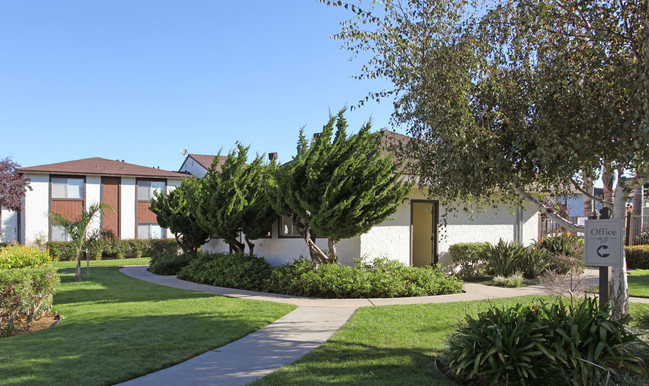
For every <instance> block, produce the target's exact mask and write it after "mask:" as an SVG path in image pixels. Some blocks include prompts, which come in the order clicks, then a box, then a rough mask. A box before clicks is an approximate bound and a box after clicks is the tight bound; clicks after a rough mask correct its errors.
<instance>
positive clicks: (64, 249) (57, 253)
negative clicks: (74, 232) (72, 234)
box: [45, 241, 77, 261]
mask: <svg viewBox="0 0 649 386" xmlns="http://www.w3.org/2000/svg"><path fill="white" fill-rule="evenodd" d="M45 245H46V246H47V249H48V250H49V251H50V256H52V259H53V260H57V261H67V260H75V259H76V258H77V253H76V251H75V249H74V246H73V245H72V243H71V242H69V241H48V242H47V243H46V244H45Z"/></svg>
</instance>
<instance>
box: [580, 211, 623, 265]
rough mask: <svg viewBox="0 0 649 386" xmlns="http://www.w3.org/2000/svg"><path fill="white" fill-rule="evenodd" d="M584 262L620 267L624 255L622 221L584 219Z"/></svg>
mask: <svg viewBox="0 0 649 386" xmlns="http://www.w3.org/2000/svg"><path fill="white" fill-rule="evenodd" d="M584 238H585V241H586V259H585V264H586V265H591V266H600V267H621V266H622V256H623V255H624V253H623V252H624V222H623V220H621V219H613V220H586V224H585V230H584Z"/></svg>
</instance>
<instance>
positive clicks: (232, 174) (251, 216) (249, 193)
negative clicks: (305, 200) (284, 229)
mask: <svg viewBox="0 0 649 386" xmlns="http://www.w3.org/2000/svg"><path fill="white" fill-rule="evenodd" d="M218 159H219V157H216V158H215V161H214V163H213V164H212V165H211V167H210V169H209V170H208V172H207V174H206V175H205V176H204V177H203V178H202V179H201V180H200V181H199V184H198V189H196V194H191V195H188V197H187V200H188V203H189V206H190V208H191V209H192V210H193V212H194V213H195V216H196V221H197V222H198V225H199V226H200V227H202V228H203V229H205V230H207V231H208V232H209V233H210V234H212V235H216V236H218V237H219V238H222V239H223V240H224V241H225V242H226V243H228V245H230V248H231V250H232V251H233V252H235V253H237V252H244V250H245V244H244V243H243V242H241V241H240V240H239V238H240V234H241V232H242V231H244V229H245V231H247V232H248V233H246V234H245V236H246V241H247V242H248V245H249V248H250V253H252V252H253V249H254V244H253V243H252V240H254V239H255V238H258V237H262V236H265V235H266V233H267V232H264V231H263V230H259V229H257V227H259V228H264V227H265V230H266V231H267V230H268V229H270V224H272V221H274V219H275V214H274V213H273V212H272V211H269V205H268V203H267V201H265V200H266V199H265V195H264V194H263V188H264V187H263V181H262V179H263V169H264V166H263V160H262V157H261V156H259V155H258V156H257V157H255V159H254V160H253V161H252V162H251V163H250V164H248V163H247V162H248V147H244V146H243V145H241V144H237V149H236V150H233V151H231V152H230V153H229V154H228V158H227V160H226V161H225V163H223V165H221V167H220V171H219V170H218V168H217V166H218V164H217V160H218ZM264 202H266V204H264ZM269 221H270V224H269ZM266 224H269V225H268V226H266ZM245 231H244V232H245Z"/></svg>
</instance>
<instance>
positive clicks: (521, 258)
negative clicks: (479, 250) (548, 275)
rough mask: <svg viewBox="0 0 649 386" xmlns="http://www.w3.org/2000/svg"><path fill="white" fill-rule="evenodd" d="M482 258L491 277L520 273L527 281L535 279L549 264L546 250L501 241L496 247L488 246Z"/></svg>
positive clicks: (549, 260)
mask: <svg viewBox="0 0 649 386" xmlns="http://www.w3.org/2000/svg"><path fill="white" fill-rule="evenodd" d="M483 258H484V260H485V262H486V267H487V272H488V273H490V274H492V275H495V276H505V277H509V276H511V275H513V274H514V273H516V272H522V273H523V276H525V278H527V279H536V278H537V277H539V275H541V274H542V273H543V272H544V271H545V269H546V268H547V267H548V266H549V265H550V263H551V259H550V254H549V253H548V251H547V250H543V249H536V248H531V247H525V246H523V245H521V244H514V243H506V242H504V241H503V240H500V241H499V242H498V243H497V244H496V245H492V244H489V245H488V246H487V248H485V250H484V255H483Z"/></svg>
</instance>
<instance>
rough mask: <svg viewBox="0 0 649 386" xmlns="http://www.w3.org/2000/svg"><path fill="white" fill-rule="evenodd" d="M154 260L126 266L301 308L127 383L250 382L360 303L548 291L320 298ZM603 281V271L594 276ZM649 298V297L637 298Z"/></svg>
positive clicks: (296, 354)
mask: <svg viewBox="0 0 649 386" xmlns="http://www.w3.org/2000/svg"><path fill="white" fill-rule="evenodd" d="M147 268H148V266H131V267H125V268H122V269H121V270H120V271H121V272H122V273H124V274H126V275H128V276H131V277H134V278H136V279H140V280H144V281H148V282H151V283H156V284H159V285H164V286H167V287H174V288H179V289H185V290H191V291H200V292H208V293H213V294H218V295H222V296H228V297H235V298H243V299H256V300H265V301H271V302H280V303H288V304H294V305H296V306H298V308H297V309H295V310H294V311H292V312H290V313H288V314H287V315H285V316H284V317H282V318H281V319H278V320H277V321H275V322H273V323H271V324H269V325H268V326H266V327H264V328H262V329H261V330H258V331H256V332H254V333H252V334H250V335H248V336H246V337H244V338H242V339H240V340H237V341H235V342H232V343H230V344H228V345H226V346H223V347H220V348H218V349H216V350H213V351H208V352H207V353H205V354H202V355H199V356H197V357H194V358H192V359H190V360H188V361H185V362H183V363H180V364H178V365H176V366H172V367H169V368H167V369H164V370H160V371H157V372H154V373H151V374H148V375H145V376H143V377H140V378H136V379H133V380H131V381H128V382H125V383H123V384H124V385H135V386H139V385H245V384H247V383H250V382H252V381H254V380H255V379H257V378H261V377H263V376H265V375H268V374H270V373H272V372H273V371H276V370H278V369H279V368H280V367H282V366H285V365H287V364H289V363H291V362H293V361H295V360H297V359H299V358H300V357H302V356H303V355H304V354H306V353H307V352H309V351H311V350H313V349H315V348H317V347H318V346H320V345H321V344H322V343H324V342H326V341H327V340H328V339H329V338H331V337H332V336H333V334H334V333H335V332H336V331H338V329H340V327H342V326H343V325H344V324H345V323H347V321H348V320H349V318H351V316H352V315H353V314H354V312H355V311H356V309H357V308H358V307H366V306H385V305H399V304H424V303H447V302H458V301H468V300H487V299H496V298H507V297H514V296H522V295H545V294H546V292H545V291H544V288H543V286H540V285H537V286H528V287H522V288H502V287H494V286H487V285H481V284H475V283H465V286H464V288H465V292H464V293H460V294H452V295H438V296H423V297H416V298H380V299H316V298H305V297H299V296H288V295H277V294H268V293H263V292H255V291H245V290H237V289H231V288H224V287H214V286H210V285H204V284H196V283H192V282H188V281H184V280H179V279H177V278H176V277H175V276H158V275H154V274H152V273H150V272H148V271H147ZM591 280H592V282H593V284H592V285H597V277H593V278H591ZM631 301H640V302H643V303H649V299H642V298H631Z"/></svg>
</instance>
